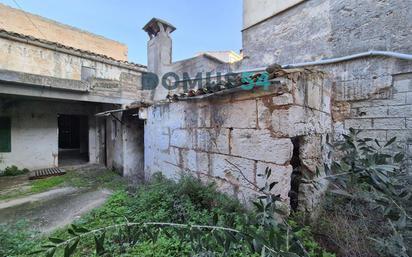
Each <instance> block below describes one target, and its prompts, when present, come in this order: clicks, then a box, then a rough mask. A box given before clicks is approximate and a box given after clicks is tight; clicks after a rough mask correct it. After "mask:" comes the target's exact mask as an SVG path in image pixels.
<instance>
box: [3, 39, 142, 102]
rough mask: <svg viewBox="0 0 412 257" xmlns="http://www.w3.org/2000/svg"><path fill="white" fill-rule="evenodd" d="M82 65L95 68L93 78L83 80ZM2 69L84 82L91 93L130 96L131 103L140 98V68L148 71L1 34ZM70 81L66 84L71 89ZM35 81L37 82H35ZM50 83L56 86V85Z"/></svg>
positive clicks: (105, 95)
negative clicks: (45, 46)
mask: <svg viewBox="0 0 412 257" xmlns="http://www.w3.org/2000/svg"><path fill="white" fill-rule="evenodd" d="M97 59H98V58H97ZM82 67H88V68H92V69H94V75H93V76H92V78H90V79H87V80H84V79H82ZM0 69H1V70H6V71H16V72H19V73H22V74H25V73H28V74H36V75H40V76H44V77H52V78H59V79H67V80H71V81H83V82H84V83H85V85H86V87H87V88H88V89H89V92H90V94H92V95H95V96H101V97H112V98H113V97H116V98H124V99H129V102H132V101H133V100H136V99H139V98H140V97H141V89H142V86H141V79H140V76H141V71H143V70H145V69H144V68H136V67H132V66H131V65H129V66H128V65H117V64H116V62H114V61H112V63H111V62H110V61H109V62H108V63H107V62H105V61H103V60H102V61H98V60H94V59H90V58H87V56H86V55H85V56H84V57H79V56H77V55H75V54H74V53H73V54H71V53H70V51H68V52H61V51H58V50H51V49H47V48H43V47H40V46H36V45H33V44H29V43H26V42H20V41H16V40H12V39H8V38H2V37H0ZM69 82H70V81H68V83H67V87H69V88H70V86H71V84H70V83H69ZM27 83H28V82H27ZM33 83H34V84H35V81H34V82H33ZM48 86H50V87H53V84H50V85H48ZM75 89H76V88H75Z"/></svg>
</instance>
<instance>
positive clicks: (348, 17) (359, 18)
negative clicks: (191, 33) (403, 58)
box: [243, 0, 412, 67]
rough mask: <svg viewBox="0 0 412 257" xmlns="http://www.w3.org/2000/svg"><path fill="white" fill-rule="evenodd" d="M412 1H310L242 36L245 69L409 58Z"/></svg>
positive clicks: (249, 30) (410, 49)
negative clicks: (388, 54) (349, 58)
mask: <svg viewBox="0 0 412 257" xmlns="http://www.w3.org/2000/svg"><path fill="white" fill-rule="evenodd" d="M411 13H412V0H399V1H388V0H384V1H375V0H363V1H360V0H310V1H304V2H302V3H300V4H298V5H296V6H294V7H292V8H291V9H289V10H287V11H284V12H282V13H279V14H277V15H275V16H274V17H272V18H270V19H268V20H266V21H265V22H262V23H260V24H258V25H256V26H253V27H251V28H249V29H246V30H244V31H243V51H244V56H245V59H244V66H245V67H262V66H265V65H270V64H272V63H275V62H276V63H280V64H290V63H297V62H305V61H313V60H317V59H321V58H330V57H339V56H344V55H349V54H354V53H358V52H366V51H369V50H383V51H399V52H404V53H411V52H412V45H411V44H410V42H412V33H411V27H412V18H411V15H410V14H411Z"/></svg>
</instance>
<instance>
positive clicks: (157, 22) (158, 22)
mask: <svg viewBox="0 0 412 257" xmlns="http://www.w3.org/2000/svg"><path fill="white" fill-rule="evenodd" d="M143 30H144V31H146V32H147V33H148V34H149V36H150V37H153V36H156V35H157V33H159V31H161V30H162V31H166V32H168V33H172V32H173V31H175V30H176V28H175V26H173V25H172V24H170V23H169V22H167V21H164V20H162V19H158V18H152V19H151V20H150V21H149V22H148V23H147V24H146V25H145V26H144V27H143Z"/></svg>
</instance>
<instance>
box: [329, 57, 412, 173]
mask: <svg viewBox="0 0 412 257" xmlns="http://www.w3.org/2000/svg"><path fill="white" fill-rule="evenodd" d="M358 62H362V61H358ZM370 63H372V62H370ZM407 63H408V62H405V61H396V60H385V61H384V60H379V59H378V60H375V62H374V65H377V66H379V67H381V71H378V72H376V70H375V72H373V71H372V72H370V73H369V74H363V75H364V76H361V77H359V78H357V79H354V80H351V81H345V80H341V79H342V77H339V76H336V78H337V79H336V82H335V87H337V89H336V90H335V92H336V93H335V95H336V101H335V102H334V103H333V121H334V130H335V136H336V138H337V139H338V138H339V136H340V134H342V133H344V132H345V131H347V130H348V129H349V128H350V127H352V128H356V129H361V130H362V133H361V136H363V137H371V138H374V139H377V140H379V141H380V142H385V141H388V140H390V139H391V138H393V137H396V138H397V143H398V144H399V145H400V146H401V147H402V148H403V149H404V150H405V153H406V156H407V161H406V163H405V164H406V167H407V168H408V169H409V170H411V158H412V127H411V119H412V68H411V67H412V66H410V65H405V64H407ZM351 64H352V66H354V65H355V66H356V63H354V62H352V63H351ZM340 66H342V65H340ZM341 68H342V67H341ZM367 70H368V69H364V71H367ZM378 74H379V76H378ZM362 86H363V90H362ZM355 88H358V90H354V89H355ZM359 89H361V90H359Z"/></svg>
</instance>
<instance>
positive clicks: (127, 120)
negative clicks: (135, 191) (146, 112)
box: [104, 110, 144, 183]
mask: <svg viewBox="0 0 412 257" xmlns="http://www.w3.org/2000/svg"><path fill="white" fill-rule="evenodd" d="M135 111H136V110H135ZM133 114H134V112H133V111H126V112H123V113H117V114H113V115H114V117H116V118H114V117H107V118H104V119H105V122H106V125H105V126H106V144H107V149H106V154H107V163H106V164H107V167H108V168H111V169H113V170H116V171H117V172H119V173H120V174H121V175H123V176H125V177H128V178H129V179H130V180H131V181H132V182H134V183H137V182H142V181H143V180H144V139H143V137H144V134H143V121H142V120H139V119H138V116H136V115H134V116H133Z"/></svg>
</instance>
